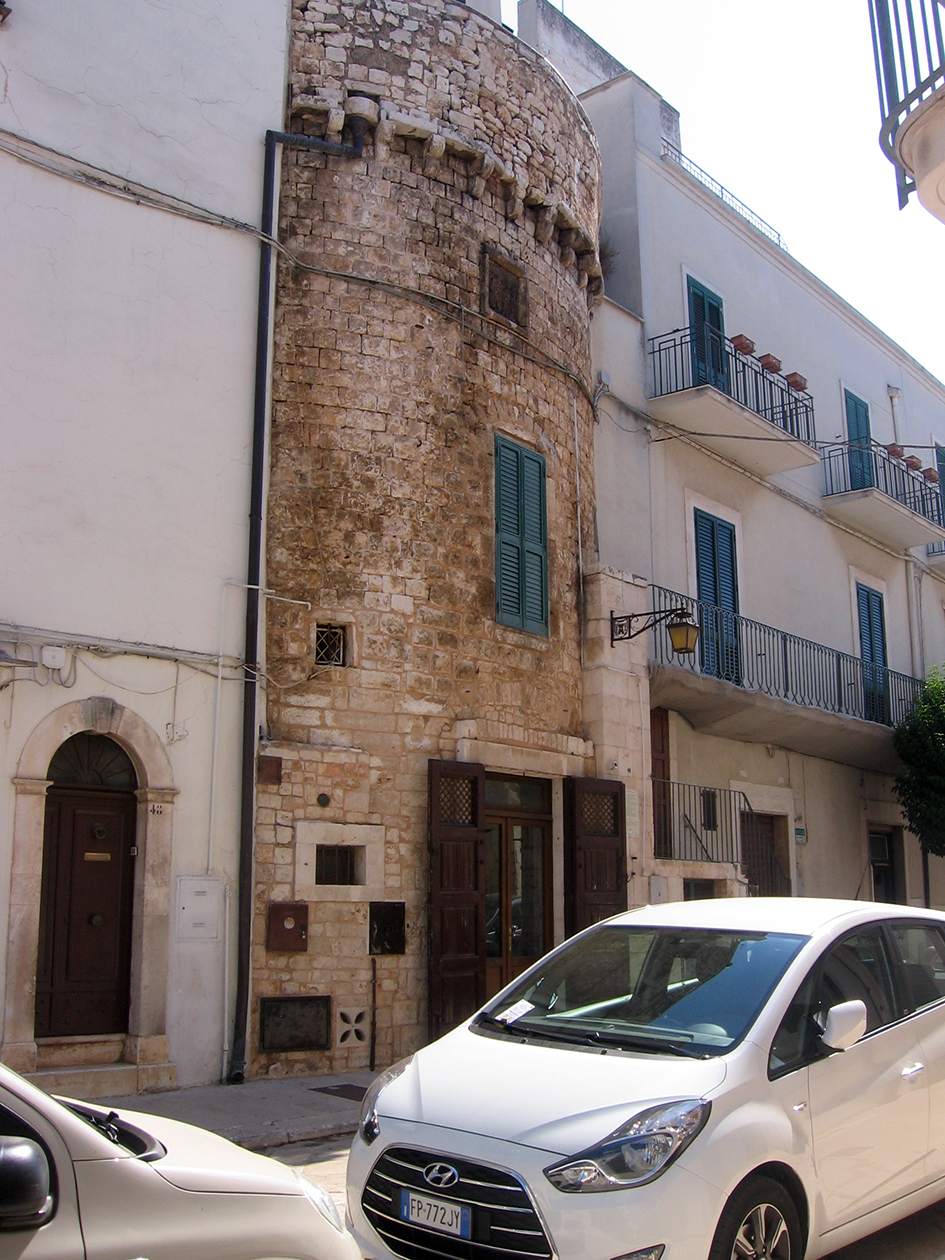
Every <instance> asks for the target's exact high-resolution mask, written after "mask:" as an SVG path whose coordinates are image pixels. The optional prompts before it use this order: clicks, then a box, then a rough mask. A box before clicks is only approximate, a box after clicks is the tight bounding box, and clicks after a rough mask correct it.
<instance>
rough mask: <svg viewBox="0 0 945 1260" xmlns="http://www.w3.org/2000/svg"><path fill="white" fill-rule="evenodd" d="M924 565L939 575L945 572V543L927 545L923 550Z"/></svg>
mask: <svg viewBox="0 0 945 1260" xmlns="http://www.w3.org/2000/svg"><path fill="white" fill-rule="evenodd" d="M925 563H926V564H928V565H931V567H932V568H933V569H937V570H938V571H939V573H941V572H942V571H943V570H945V542H934V543H929V545H928V546H927V547H926V549H925Z"/></svg>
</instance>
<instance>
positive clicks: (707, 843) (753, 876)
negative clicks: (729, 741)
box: [653, 779, 791, 897]
mask: <svg viewBox="0 0 945 1260" xmlns="http://www.w3.org/2000/svg"><path fill="white" fill-rule="evenodd" d="M653 853H654V856H655V857H657V858H662V859H665V860H672V861H677V862H714V863H719V864H724V863H727V864H729V865H732V866H741V867H742V868H743V870H744V872H745V874H746V875H747V877H748V887H749V892H750V893H751V894H752V895H754V896H761V897H789V896H790V895H791V880H790V877H789V876H788V875H787V873H786V872H785V871H784V869H783V868H782V866H781V864H780V862H779V861H778V858H777V854H776V853H775V850H774V844H773V842H772V838H771V836H770V835H769V834H768V831H767V828H766V826H765V823H764V821H763V820H762V819H761V818H759V817H758V815H757V814H756V813H755V812H754V810H753V809H752V807H751V805H750V803H749V801H748V797H747V796H746V795H745V793H744V792H736V791H732V790H731V789H729V788H710V787H698V786H697V785H696V784H693V783H672V782H670V781H669V780H665V779H654V780H653Z"/></svg>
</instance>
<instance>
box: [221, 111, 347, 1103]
mask: <svg viewBox="0 0 945 1260" xmlns="http://www.w3.org/2000/svg"><path fill="white" fill-rule="evenodd" d="M349 125H350V127H351V134H352V140H353V143H352V144H350V145H348V144H335V143H334V142H333V141H331V140H319V139H316V138H314V137H311V136H296V135H292V134H290V133H289V132H286V131H267V132H266V150H265V160H264V165H263V195H262V215H261V219H260V227H261V229H262V232H263V235H264V236H265V237H269V238H270V240H271V239H272V237H273V229H274V226H275V193H276V160H277V155H278V151H279V149H280V148H282V147H289V146H291V147H292V148H294V149H310V150H314V151H315V152H316V153H325V154H328V155H330V156H333V157H352V158H360V157H362V156H363V151H364V135H365V131H366V130H367V123H366V121H365V119H363V118H351V119H350V120H349ZM274 253H275V250H274V248H273V246H272V245H271V244H270V241H269V240H262V241H260V249H259V296H258V302H257V307H256V373H255V388H254V401H253V446H252V475H251V482H250V508H249V547H248V558H247V565H246V585H247V591H246V629H245V638H244V647H243V661H244V665H243V734H242V770H241V780H240V847H239V873H238V919H237V942H236V1003H235V1009H234V1014H233V1020H234V1024H233V1043H232V1044H233V1050H232V1055H231V1057H230V1067H229V1074H228V1080H229V1082H230V1084H231V1085H239V1084H241V1083H242V1081H243V1076H244V1071H245V1068H246V1031H247V1028H246V1026H247V1022H248V1016H249V988H250V984H249V982H250V969H251V958H252V929H253V832H254V826H255V815H256V741H257V729H256V728H257V692H258V673H259V607H260V604H259V601H260V594H261V592H260V587H261V586H262V545H263V511H264V506H265V505H264V501H263V499H264V489H265V484H266V445H267V444H266V437H267V429H268V418H269V382H270V378H271V375H272V319H271V308H272V289H273V258H274Z"/></svg>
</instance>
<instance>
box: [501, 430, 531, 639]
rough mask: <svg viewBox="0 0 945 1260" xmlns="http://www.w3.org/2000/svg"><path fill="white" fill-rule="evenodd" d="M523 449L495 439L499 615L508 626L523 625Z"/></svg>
mask: <svg viewBox="0 0 945 1260" xmlns="http://www.w3.org/2000/svg"><path fill="white" fill-rule="evenodd" d="M519 463H520V460H519V452H518V449H517V448H516V447H514V446H513V445H512V444H511V443H510V442H506V441H503V439H502V438H499V437H497V438H496V443H495V528H496V537H495V546H496V558H495V578H496V599H495V602H496V616H497V618H498V620H499V621H501V622H502V623H503V624H504V625H507V626H521V625H522V620H523V618H522V579H521V572H522V564H523V550H524V548H523V545H522V507H521V499H520V493H519V480H520V478H519Z"/></svg>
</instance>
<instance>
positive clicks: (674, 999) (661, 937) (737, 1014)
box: [477, 925, 806, 1058]
mask: <svg viewBox="0 0 945 1260" xmlns="http://www.w3.org/2000/svg"><path fill="white" fill-rule="evenodd" d="M805 940H806V937H803V936H793V935H786V934H783V933H777V932H725V931H712V930H709V929H705V928H652V927H623V926H616V925H608V926H606V927H600V928H598V929H596V930H595V931H593V932H589V933H588V934H587V935H586V936H581V937H579V938H578V939H577V940H575V941H574V942H573V943H572V944H570V945H568V946H567V947H566V948H564V949H563V950H561V951H560V953H556V954H554V955H552V956H551V957H550V958H548V959H547V961H546V962H545V963H543V964H542V963H540V964H539V965H538V967H536V968H535V969H533V970H532V971H531V972H530V973H529V975H528V976H527V978H525V979H523V980H522V982H521V983H520V984H519V985H518V986H516V987H515V988H514V989H512V990H511V991H509V992H507V993H505V994H504V995H503V996H502V998H501V1000H499V1001H498V1002H493V1003H492V1004H491V1005H490V1006H489V1007H487V1008H486V1010H485V1011H484V1012H483V1014H482V1015H481V1016H479V1018H478V1020H477V1024H478V1025H480V1026H481V1027H482V1028H484V1029H489V1030H491V1031H493V1032H496V1033H498V1034H506V1033H507V1034H511V1035H514V1036H516V1037H518V1038H520V1037H522V1036H525V1037H536V1038H541V1039H550V1040H553V1041H566V1042H570V1043H572V1044H575V1045H592V1046H602V1047H614V1048H615V1049H625V1050H643V1051H650V1052H652V1053H656V1054H683V1055H690V1056H695V1057H698V1058H701V1057H703V1056H705V1055H717V1054H723V1053H724V1052H725V1051H726V1050H728V1049H730V1048H731V1047H732V1046H733V1045H735V1043H736V1042H737V1041H740V1040H741V1038H742V1037H743V1036H744V1035H745V1033H746V1032H747V1030H748V1029H749V1028H750V1027H751V1025H752V1024H753V1023H754V1020H755V1017H756V1016H757V1015H758V1012H759V1011H760V1010H761V1008H762V1006H764V1004H765V1002H766V1001H767V999H768V997H769V995H770V994H771V992H772V990H773V989H774V987H775V985H776V984H777V982H778V980H780V978H781V976H782V975H783V974H784V971H785V969H786V968H787V966H788V964H789V963H790V962H791V960H792V959H793V958H794V956H795V955H796V954H797V952H798V950H799V949H800V948H801V946H802V945H803V944H804V941H805Z"/></svg>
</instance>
